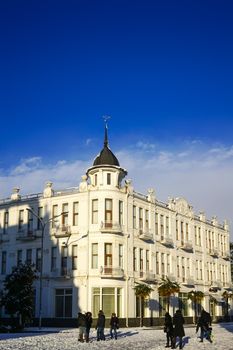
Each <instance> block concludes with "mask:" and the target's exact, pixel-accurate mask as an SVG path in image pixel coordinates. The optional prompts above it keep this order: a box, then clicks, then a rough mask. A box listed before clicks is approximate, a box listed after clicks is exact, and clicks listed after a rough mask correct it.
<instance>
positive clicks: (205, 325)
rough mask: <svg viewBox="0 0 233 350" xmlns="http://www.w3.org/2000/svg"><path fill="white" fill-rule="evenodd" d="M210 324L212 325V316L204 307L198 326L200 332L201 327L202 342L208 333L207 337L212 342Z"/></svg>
mask: <svg viewBox="0 0 233 350" xmlns="http://www.w3.org/2000/svg"><path fill="white" fill-rule="evenodd" d="M210 326H211V316H210V314H209V313H208V312H206V311H205V310H204V309H203V310H202V312H201V316H200V317H199V319H198V321H197V328H196V333H197V332H198V330H199V328H200V329H201V340H200V341H201V342H203V339H204V336H205V335H206V339H207V340H209V341H210V342H211V343H212V340H211V332H212V328H211V327H210Z"/></svg>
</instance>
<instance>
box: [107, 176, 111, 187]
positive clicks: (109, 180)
mask: <svg viewBox="0 0 233 350" xmlns="http://www.w3.org/2000/svg"><path fill="white" fill-rule="evenodd" d="M107 185H111V174H110V173H107Z"/></svg>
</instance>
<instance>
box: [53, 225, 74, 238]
mask: <svg viewBox="0 0 233 350" xmlns="http://www.w3.org/2000/svg"><path fill="white" fill-rule="evenodd" d="M52 234H53V235H54V236H55V237H56V238H59V237H69V236H70V235H71V228H70V226H68V225H60V226H56V227H54V228H52Z"/></svg>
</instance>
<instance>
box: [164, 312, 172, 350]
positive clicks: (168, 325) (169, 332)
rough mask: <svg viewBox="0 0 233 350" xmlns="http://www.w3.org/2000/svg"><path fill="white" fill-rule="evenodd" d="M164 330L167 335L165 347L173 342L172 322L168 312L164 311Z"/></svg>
mask: <svg viewBox="0 0 233 350" xmlns="http://www.w3.org/2000/svg"><path fill="white" fill-rule="evenodd" d="M164 332H165V333H166V335H167V344H166V346H165V348H169V347H170V346H172V344H173V332H174V329H173V324H172V317H171V315H170V314H169V312H166V313H165V320H164ZM169 343H170V344H169Z"/></svg>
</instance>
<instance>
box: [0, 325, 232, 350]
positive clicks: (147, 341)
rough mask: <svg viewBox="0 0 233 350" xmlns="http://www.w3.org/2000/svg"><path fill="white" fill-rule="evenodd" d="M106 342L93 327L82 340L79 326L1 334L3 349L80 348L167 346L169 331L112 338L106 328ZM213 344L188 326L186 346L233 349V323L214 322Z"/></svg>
mask: <svg viewBox="0 0 233 350" xmlns="http://www.w3.org/2000/svg"><path fill="white" fill-rule="evenodd" d="M105 335H106V341H104V342H97V341H96V332H95V330H94V329H92V330H91V337H90V338H91V339H90V340H91V342H90V343H88V344H87V343H80V342H78V330H77V329H63V330H59V329H43V332H35V331H34V332H28V333H21V334H0V339H1V340H0V349H1V350H47V349H48V350H65V349H67V350H76V349H87V348H88V349H109V350H114V349H126V350H127V349H129V350H132V349H138V350H140V349H151V350H155V349H156V350H160V349H165V344H166V342H165V333H164V332H163V331H162V330H156V329H151V328H141V329H140V328H127V329H126V328H123V329H120V330H119V333H118V335H119V336H118V339H117V340H111V339H110V337H109V332H108V329H105ZM213 335H214V338H213V343H212V344H210V343H209V342H208V341H207V340H204V343H200V339H199V338H198V336H197V334H196V333H195V328H194V327H192V328H185V337H184V349H187V350H188V349H189V350H197V349H212V350H233V323H222V324H216V325H213Z"/></svg>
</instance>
